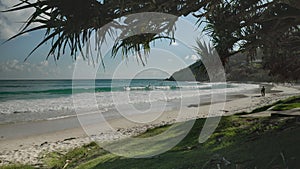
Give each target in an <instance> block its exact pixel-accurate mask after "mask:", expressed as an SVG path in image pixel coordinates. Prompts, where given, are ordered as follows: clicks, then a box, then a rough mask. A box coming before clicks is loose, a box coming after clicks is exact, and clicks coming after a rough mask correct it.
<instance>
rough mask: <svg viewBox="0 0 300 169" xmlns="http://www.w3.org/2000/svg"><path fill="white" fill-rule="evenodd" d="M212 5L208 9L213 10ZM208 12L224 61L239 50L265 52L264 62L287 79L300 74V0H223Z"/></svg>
mask: <svg viewBox="0 0 300 169" xmlns="http://www.w3.org/2000/svg"><path fill="white" fill-rule="evenodd" d="M211 8H212V7H210V8H208V9H206V11H209V10H210V9H211ZM203 16H205V20H204V21H205V22H206V23H207V24H206V27H205V29H204V31H205V32H206V33H207V34H209V35H210V36H211V37H212V39H213V43H214V45H215V47H216V49H217V51H218V52H219V54H220V56H221V58H222V60H223V61H224V63H225V62H226V61H227V60H228V58H229V57H230V56H232V55H234V54H236V53H240V52H244V53H246V54H247V55H248V56H249V58H248V59H253V57H255V55H256V53H257V50H258V49H260V50H262V52H263V56H264V57H263V66H264V68H265V69H267V70H269V71H270V74H271V75H273V76H277V77H278V79H280V80H283V81H291V80H297V79H299V78H300V69H299V66H298V65H299V63H300V56H299V54H300V36H299V35H300V34H299V33H300V31H299V28H300V6H299V1H276V0H273V1H266V0H248V1H244V0H233V1H222V3H220V4H218V5H217V6H214V7H213V10H210V12H206V13H203V14H202V15H198V17H200V19H202V17H203Z"/></svg>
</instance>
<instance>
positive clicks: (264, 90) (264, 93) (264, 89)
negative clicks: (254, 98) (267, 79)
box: [260, 86, 266, 96]
mask: <svg viewBox="0 0 300 169" xmlns="http://www.w3.org/2000/svg"><path fill="white" fill-rule="evenodd" d="M260 92H261V96H265V95H266V88H265V86H263V87H262V88H261V91H260Z"/></svg>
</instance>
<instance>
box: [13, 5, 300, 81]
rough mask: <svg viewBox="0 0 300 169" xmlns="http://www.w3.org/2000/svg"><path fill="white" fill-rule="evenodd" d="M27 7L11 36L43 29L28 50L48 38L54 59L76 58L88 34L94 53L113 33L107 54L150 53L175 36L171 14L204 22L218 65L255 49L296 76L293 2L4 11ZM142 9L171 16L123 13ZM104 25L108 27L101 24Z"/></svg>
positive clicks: (298, 12) (299, 19)
mask: <svg viewBox="0 0 300 169" xmlns="http://www.w3.org/2000/svg"><path fill="white" fill-rule="evenodd" d="M28 8H33V9H35V12H34V13H33V14H32V15H31V17H30V18H29V19H28V20H27V22H26V24H25V25H24V27H23V29H22V30H21V32H20V33H19V34H17V35H16V36H14V37H12V38H15V37H18V36H20V35H22V34H24V33H27V32H31V31H36V30H46V33H45V37H44V39H43V40H42V41H41V43H40V44H38V45H37V46H36V48H34V50H36V49H37V48H38V47H40V46H41V45H42V44H44V43H46V42H47V41H51V44H52V46H51V49H50V51H49V54H48V56H54V58H55V59H59V57H60V56H61V54H63V53H64V52H65V51H66V50H69V51H70V53H71V56H73V57H74V58H76V56H77V55H76V53H77V52H82V51H83V50H82V49H83V47H84V46H86V45H89V44H90V39H91V37H92V36H93V34H94V35H95V39H96V42H95V43H96V44H95V46H96V49H98V50H99V51H100V49H101V45H102V44H103V42H104V41H105V37H106V36H107V35H109V36H113V34H114V33H115V32H118V31H119V32H122V33H123V34H122V33H121V35H120V36H119V37H117V38H115V43H114V44H115V45H114V46H113V48H112V56H116V54H117V53H118V51H121V52H122V54H123V55H124V56H127V55H128V54H129V53H135V54H137V55H138V56H141V54H140V53H141V52H145V53H146V54H147V53H148V52H149V51H150V43H151V42H153V41H155V40H157V39H169V40H171V41H174V40H175V39H174V31H175V27H174V24H175V22H176V20H177V18H176V17H180V16H186V15H188V14H194V16H195V17H197V18H198V23H199V24H202V23H204V24H205V28H204V30H203V31H204V32H206V33H207V34H208V35H210V36H211V37H212V41H213V44H214V47H215V48H216V50H217V52H218V54H219V56H220V58H221V60H222V62H223V63H224V64H226V61H227V60H228V58H229V57H230V56H232V55H234V54H236V53H239V52H245V53H247V54H248V56H249V58H253V57H255V54H256V50H257V49H258V48H260V49H261V50H262V51H263V53H264V58H263V62H264V67H265V68H266V69H269V70H270V73H271V74H272V75H276V76H279V77H280V78H282V79H283V80H291V79H299V76H300V69H299V66H298V65H299V52H300V35H299V25H300V2H299V0H143V1H142V0H117V1H112V0H102V1H98V0H36V1H35V2H31V1H29V0H20V3H19V4H17V5H16V6H14V7H13V8H12V9H9V10H7V11H17V10H24V9H28ZM143 12H159V13H166V14H170V15H172V16H175V17H174V18H172V19H170V18H156V19H159V20H158V22H152V19H155V17H151V16H150V17H149V18H150V19H149V20H148V21H146V22H145V21H144V18H145V17H143V18H142V19H138V18H131V17H128V16H130V15H131V14H136V13H143ZM120 18H121V19H120ZM116 19H120V20H121V21H122V22H118V21H116ZM140 22H142V24H141V23H140ZM36 23H37V25H38V26H36V27H33V28H32V27H31V25H34V24H36ZM108 23H110V24H109V26H106V25H107V24H108ZM137 25H139V26H137ZM145 28H148V29H152V31H149V30H148V31H145V32H144V33H140V34H134V33H133V32H134V31H135V30H133V29H138V30H143V29H145ZM142 32H143V31H142ZM34 50H33V51H34ZM100 54H101V53H100ZM83 56H84V55H83ZM100 56H101V55H100ZM86 57H88V56H86Z"/></svg>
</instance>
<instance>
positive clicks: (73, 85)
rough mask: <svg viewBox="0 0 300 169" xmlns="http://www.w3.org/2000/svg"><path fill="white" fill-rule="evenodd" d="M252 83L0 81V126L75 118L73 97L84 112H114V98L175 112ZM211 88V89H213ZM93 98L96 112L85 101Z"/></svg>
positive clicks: (121, 102) (105, 80) (141, 106)
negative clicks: (187, 102) (188, 102)
mask: <svg viewBox="0 0 300 169" xmlns="http://www.w3.org/2000/svg"><path fill="white" fill-rule="evenodd" d="M256 87H257V85H251V84H233V83H230V84H229V83H227V84H218V83H199V82H173V81H164V80H160V79H133V80H127V79H114V80H111V79H99V80H76V81H72V80H1V81H0V124H1V123H10V122H19V121H32V120H51V119H56V118H67V117H69V116H74V115H76V113H75V111H74V100H73V96H74V95H75V96H76V98H80V99H81V100H80V102H81V103H83V104H80V107H79V110H80V111H84V112H90V111H100V112H103V113H106V114H107V113H109V112H114V111H116V109H115V104H116V103H115V102H116V101H115V99H114V97H118V96H120V97H124V95H126V97H128V99H124V100H118V102H117V104H124V105H126V104H132V105H134V106H136V107H137V108H139V107H140V108H141V109H147V108H148V107H149V105H151V104H152V103H165V104H164V105H166V107H167V110H169V109H170V110H171V109H176V108H177V106H178V102H180V99H182V98H188V97H202V96H204V95H208V94H210V93H211V92H212V90H218V92H225V90H226V92H235V91H239V90H248V89H253V88H256ZM212 88H213V89H212ZM91 94H92V96H93V97H95V100H96V103H97V107H98V109H97V110H94V109H91V107H94V106H92V105H91V104H93V103H90V102H89V101H87V100H88V98H90V97H91Z"/></svg>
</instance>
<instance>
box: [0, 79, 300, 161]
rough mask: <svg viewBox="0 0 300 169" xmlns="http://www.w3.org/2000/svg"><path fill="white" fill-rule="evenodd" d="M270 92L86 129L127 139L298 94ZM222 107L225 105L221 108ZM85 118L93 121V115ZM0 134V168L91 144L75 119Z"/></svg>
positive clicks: (101, 135)
mask: <svg viewBox="0 0 300 169" xmlns="http://www.w3.org/2000/svg"><path fill="white" fill-rule="evenodd" d="M271 90H273V91H277V92H274V93H272V92H269V93H267V95H266V97H260V93H259V89H257V90H256V91H252V93H251V92H250V93H249V92H245V93H237V95H238V96H240V95H243V96H244V97H230V98H227V100H226V102H225V104H224V102H221V103H215V104H213V105H212V107H214V108H215V110H217V111H218V112H214V114H210V115H209V114H208V112H209V109H210V106H211V105H209V104H204V105H200V106H198V105H191V106H189V107H184V108H182V109H181V112H180V118H177V117H178V113H179V112H178V111H167V112H163V113H161V112H158V113H149V114H140V115H135V116H132V117H130V120H134V121H139V122H145V121H144V120H145V119H147V120H149V119H154V120H151V122H149V123H132V122H130V121H128V120H126V119H124V118H116V119H110V120H107V121H108V123H109V124H110V125H111V126H112V127H113V128H114V129H116V132H115V133H114V132H110V130H109V129H108V128H107V126H105V125H104V124H100V123H97V125H95V124H91V125H90V126H89V127H90V128H91V129H92V128H93V127H94V128H95V130H94V131H95V133H93V134H92V135H93V137H96V138H97V139H98V140H99V139H100V140H103V141H110V140H115V139H120V138H119V137H120V136H119V134H117V133H122V134H124V135H125V136H131V135H136V134H139V133H142V132H144V131H146V130H147V129H148V128H153V127H155V126H160V125H164V124H171V123H174V122H178V121H185V120H189V119H195V118H204V117H208V116H214V115H231V114H235V113H238V112H243V111H251V110H253V109H255V108H256V107H261V106H264V105H267V104H270V103H273V102H276V101H278V100H280V99H284V98H287V97H290V96H293V95H299V94H300V91H299V90H298V89H297V88H294V87H289V86H281V85H276V86H275V87H273V88H272V89H271ZM278 91H280V92H278ZM223 105H225V106H224V107H223ZM89 116H91V117H90V118H93V115H89ZM101 125H103V127H101ZM0 131H1V138H0V165H4V164H9V163H22V164H34V165H39V164H41V163H42V161H41V158H42V157H43V155H44V154H45V153H47V152H51V151H59V152H61V153H64V152H66V151H67V150H69V149H72V148H74V147H78V146H81V145H83V144H87V143H89V142H91V141H92V139H91V138H90V137H88V136H87V134H86V133H85V131H84V130H83V129H82V127H81V125H80V123H79V122H78V120H77V118H76V117H72V118H67V119H57V120H52V121H39V122H30V123H16V124H5V125H1V126H0ZM91 131H92V130H91ZM89 134H90V135H91V133H89Z"/></svg>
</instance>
